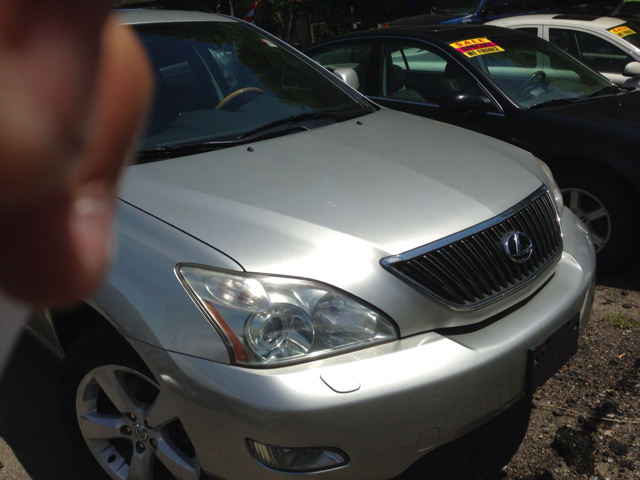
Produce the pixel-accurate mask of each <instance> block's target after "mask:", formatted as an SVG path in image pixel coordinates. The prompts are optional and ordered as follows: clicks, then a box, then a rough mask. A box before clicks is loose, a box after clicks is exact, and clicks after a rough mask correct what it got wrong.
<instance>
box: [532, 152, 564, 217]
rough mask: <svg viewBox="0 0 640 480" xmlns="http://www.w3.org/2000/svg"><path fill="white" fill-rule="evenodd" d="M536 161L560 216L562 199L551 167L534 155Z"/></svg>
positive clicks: (562, 205) (562, 204) (562, 206)
mask: <svg viewBox="0 0 640 480" xmlns="http://www.w3.org/2000/svg"><path fill="white" fill-rule="evenodd" d="M536 160H537V161H538V165H540V168H541V169H542V172H543V173H544V174H545V176H546V177H547V186H548V187H549V191H550V192H551V196H552V197H553V201H554V202H555V204H556V209H557V210H558V215H560V216H562V209H563V208H564V201H563V200H562V193H561V192H560V187H558V184H557V183H556V180H555V178H553V173H551V169H550V168H549V166H548V165H547V164H546V163H544V162H543V161H542V160H540V159H539V158H538V157H536Z"/></svg>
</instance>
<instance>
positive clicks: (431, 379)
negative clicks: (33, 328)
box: [136, 212, 595, 480]
mask: <svg viewBox="0 0 640 480" xmlns="http://www.w3.org/2000/svg"><path fill="white" fill-rule="evenodd" d="M563 224H564V252H563V254H562V258H561V260H560V261H559V263H558V264H557V265H555V266H554V267H553V268H552V269H551V270H550V271H549V272H546V274H545V278H544V279H541V283H543V282H547V284H546V285H545V286H544V287H543V288H540V289H539V290H538V291H537V293H536V294H535V295H533V296H531V297H530V298H528V299H527V301H526V302H522V304H521V305H520V306H519V308H517V309H515V310H514V311H512V312H511V313H509V314H508V315H505V316H503V317H502V318H500V319H499V320H496V321H493V322H486V323H484V324H483V325H481V326H479V327H478V328H475V329H469V330H466V331H465V330H460V329H451V330H441V331H432V332H427V333H423V334H420V335H415V336H412V337H407V338H403V339H400V340H398V341H396V342H393V343H389V344H385V345H380V346H377V347H373V348H368V349H365V350H360V351H356V352H352V353H348V354H343V355H339V356H336V357H332V358H326V359H322V360H317V361H314V362H309V363H304V364H300V365H295V366H289V367H281V368H274V369H264V370H260V369H248V368H240V367H236V366H230V365H224V364H220V363H216V362H211V361H207V360H203V359H200V358H195V357H190V356H186V355H181V354H177V353H172V352H167V351H164V350H160V349H157V348H154V347H150V346H148V345H145V344H142V343H137V344H136V346H137V348H138V350H139V351H140V352H141V354H142V355H143V357H144V358H145V360H146V361H147V364H148V365H150V366H151V367H152V369H153V370H154V373H155V374H156V378H158V379H159V380H160V382H161V383H162V384H163V387H164V388H165V390H166V392H167V394H168V395H169V396H170V398H171V399H172V401H173V403H174V406H175V408H176V410H177V411H178V412H179V415H180V418H181V420H182V423H183V424H184V426H185V429H186V431H187V432H188V434H189V436H190V438H191V440H192V442H193V445H194V447H195V449H196V452H197V454H198V457H199V459H200V462H201V466H202V468H203V470H204V471H205V472H207V473H210V474H215V475H216V476H219V477H222V478H225V479H255V478H260V479H267V480H268V479H276V478H283V477H285V476H289V474H285V473H281V472H276V471H272V470H269V469H266V468H265V467H263V466H261V465H260V464H259V463H258V462H257V461H255V460H254V459H253V457H252V456H251V454H250V452H249V450H248V448H247V446H246V439H247V438H250V439H252V440H255V441H258V442H261V443H263V444H269V445H277V446H282V447H333V448H338V449H340V450H342V451H344V452H346V453H347V455H348V456H349V457H350V463H349V464H348V465H347V466H345V467H342V468H338V469H333V470H327V471H324V472H320V473H315V474H314V475H318V476H319V477H321V478H330V479H350V480H352V479H357V478H364V479H376V478H381V479H382V478H389V477H393V476H395V475H397V474H399V473H401V472H402V471H403V470H405V469H406V468H408V467H409V466H410V465H411V464H412V463H413V462H415V461H416V460H417V459H418V458H419V457H420V456H422V455H423V454H424V453H425V452H427V451H429V450H431V449H433V448H435V447H437V446H439V445H442V444H444V443H446V442H448V441H450V440H453V439H455V438H457V437H459V436H461V435H463V434H464V433H466V432H468V431H470V430H472V429H473V428H475V427H477V426H479V425H480V424H482V423H484V422H485V421H487V420H488V419H490V418H492V417H493V416H495V415H497V414H498V413H500V412H501V411H503V410H504V409H506V408H507V407H508V406H510V405H511V404H512V403H514V402H515V401H517V400H518V399H519V398H520V397H521V396H522V394H523V392H524V388H525V377H526V368H527V367H526V363H527V362H526V359H527V349H528V348H529V347H530V346H531V345H533V344H534V343H536V342H537V341H538V340H540V339H541V338H543V337H545V336H546V335H548V334H549V333H550V332H551V331H553V330H554V329H555V328H556V327H557V326H558V325H560V323H561V322H563V321H564V320H565V319H566V318H567V317H568V316H569V315H570V314H571V313H572V312H576V311H578V312H580V319H581V320H580V324H581V329H583V328H584V326H585V324H586V321H587V320H588V315H589V313H590V307H591V304H590V302H591V299H592V293H593V288H594V279H595V254H594V252H593V246H592V245H591V244H590V240H589V239H588V236H587V235H586V234H585V233H584V232H582V230H580V229H579V224H578V221H577V220H576V219H575V217H574V216H573V215H572V214H570V213H567V212H565V214H564V219H563ZM341 392H343V393H341Z"/></svg>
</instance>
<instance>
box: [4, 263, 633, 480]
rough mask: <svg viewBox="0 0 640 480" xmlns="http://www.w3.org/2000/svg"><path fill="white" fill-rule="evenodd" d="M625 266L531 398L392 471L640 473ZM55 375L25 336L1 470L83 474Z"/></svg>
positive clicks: (477, 477) (468, 478)
mask: <svg viewBox="0 0 640 480" xmlns="http://www.w3.org/2000/svg"><path fill="white" fill-rule="evenodd" d="M639 268H640V267H639ZM628 270H629V272H628V273H622V274H620V273H619V272H618V273H616V274H612V275H609V276H599V278H598V286H597V287H596V297H595V302H594V310H593V314H592V316H591V321H590V323H589V325H588V327H587V329H586V332H585V334H584V336H583V338H582V339H581V341H580V346H579V349H578V353H577V354H576V355H575V356H574V357H572V358H571V359H570V360H569V362H568V363H567V365H566V366H565V367H564V368H563V369H562V371H560V372H559V373H557V374H556V375H555V376H554V377H552V378H551V379H550V380H549V381H548V382H547V383H546V384H545V385H544V386H542V387H541V388H540V389H538V391H537V392H536V394H535V395H534V398H533V400H531V399H527V398H524V399H522V400H521V401H520V402H518V403H516V404H515V405H513V406H512V407H511V408H510V409H508V410H507V411H505V412H504V413H503V414H501V415H500V416H498V417H496V418H495V419H493V420H492V421H490V422H488V423H487V424H485V425H483V426H482V427H480V428H479V429H477V430H474V431H473V432H471V433H470V434H468V435H466V436H464V437H462V438H460V439H458V440H456V441H454V442H451V443H449V444H446V445H444V446H442V447H440V448H438V449H436V450H434V451H433V452H431V453H429V454H428V455H426V456H424V457H423V458H422V459H420V460H419V461H418V462H416V463H415V464H414V465H413V466H412V467H411V468H409V470H407V471H406V472H405V473H403V474H402V475H400V476H399V477H397V478H396V480H418V479H419V480H425V479H429V480H502V479H514V480H515V479H517V480H560V479H586V480H606V479H610V480H614V479H624V480H640V326H635V327H632V328H621V327H620V326H619V325H616V324H612V323H611V319H610V317H609V316H610V315H616V314H619V313H620V312H622V313H624V314H625V315H626V316H627V317H628V319H630V320H629V321H636V322H638V323H640V275H638V274H637V273H636V272H638V271H639V270H638V268H630V269H628ZM617 320H618V322H619V321H620V317H619V316H618V317H617ZM55 378H56V367H55V365H53V364H52V363H51V362H50V360H49V359H48V358H47V357H45V356H44V355H43V354H42V352H41V351H39V350H38V349H37V347H36V346H35V345H34V344H33V342H32V341H30V340H28V339H25V340H23V341H22V342H21V343H20V345H19V346H18V348H17V350H16V352H15V355H14V359H13V361H12V362H11V364H10V365H9V368H8V369H7V372H6V374H5V378H3V379H2V381H1V382H0V480H30V479H31V480H57V479H60V480H87V476H86V473H85V472H86V470H85V469H84V468H83V467H82V464H81V463H79V462H77V460H76V455H75V452H74V450H73V448H72V447H71V446H70V444H69V443H68V441H67V439H66V436H65V435H64V434H63V433H62V432H63V428H62V424H61V419H60V418H59V417H58V416H57V409H56V408H55V407H52V405H51V401H50V400H51V399H52V398H55V396H56V389H57V384H56V381H55ZM52 413H53V415H52ZM89 480H91V479H89Z"/></svg>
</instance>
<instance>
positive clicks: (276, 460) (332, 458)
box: [247, 439, 349, 473]
mask: <svg viewBox="0 0 640 480" xmlns="http://www.w3.org/2000/svg"><path fill="white" fill-rule="evenodd" d="M247 446H248V447H249V451H250V452H251V455H253V458H255V459H256V460H257V461H258V463H260V464H261V465H263V466H265V467H267V468H271V469H273V470H279V471H282V472H292V473H307V472H318V471H321V470H328V469H330V468H337V467H342V466H344V465H347V464H348V463H349V456H348V455H347V454H346V453H344V452H343V451H341V450H339V449H337V448H331V447H311V448H287V447H278V446H275V445H264V444H262V443H259V442H256V441H254V440H251V439H247Z"/></svg>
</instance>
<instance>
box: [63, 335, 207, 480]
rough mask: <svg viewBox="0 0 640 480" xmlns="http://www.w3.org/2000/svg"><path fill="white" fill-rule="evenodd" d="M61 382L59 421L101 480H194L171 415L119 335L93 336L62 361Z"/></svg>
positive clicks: (195, 467)
mask: <svg viewBox="0 0 640 480" xmlns="http://www.w3.org/2000/svg"><path fill="white" fill-rule="evenodd" d="M61 375H62V389H61V390H62V392H61V396H62V398H61V400H62V408H63V414H64V416H65V420H66V421H67V423H68V425H69V427H70V430H71V434H72V435H73V437H74V438H73V439H74V441H75V442H76V443H78V444H79V447H80V448H82V449H83V450H84V451H85V452H86V451H87V450H88V452H90V453H91V455H92V456H93V459H94V460H95V461H96V462H97V464H98V465H99V467H101V470H102V473H101V475H102V477H103V478H105V479H106V478H111V479H113V480H169V479H171V480H175V479H178V480H198V479H200V476H201V473H200V465H199V462H198V459H197V456H196V454H195V451H194V448H193V445H192V444H191V442H190V440H189V438H188V435H187V434H186V432H185V430H184V427H183V426H182V424H181V423H180V420H179V418H178V415H177V412H176V411H175V409H174V408H173V406H172V405H171V403H170V402H169V399H168V398H167V396H166V395H165V394H164V393H163V391H162V388H161V387H160V385H159V384H158V382H157V381H156V380H155V379H154V377H153V375H152V374H151V372H150V371H149V369H148V368H147V367H146V366H145V365H144V363H143V362H142V361H141V360H140V359H139V357H138V356H137V355H136V353H135V351H134V350H133V349H132V348H131V346H130V345H129V344H128V343H127V342H126V341H125V340H124V339H123V338H122V337H121V336H120V334H118V333H117V332H115V331H113V330H111V329H98V330H96V331H94V332H92V333H91V334H89V335H87V336H86V337H84V338H83V339H82V340H80V341H79V342H78V343H77V344H76V345H74V347H73V348H72V349H71V350H70V351H69V353H68V355H67V356H66V357H65V360H64V362H63V365H62V370H61ZM94 464H95V462H94ZM96 470H98V471H99V470H100V469H99V468H96ZM90 478H97V477H94V476H91V477H90Z"/></svg>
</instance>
